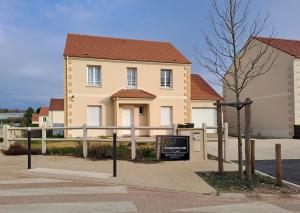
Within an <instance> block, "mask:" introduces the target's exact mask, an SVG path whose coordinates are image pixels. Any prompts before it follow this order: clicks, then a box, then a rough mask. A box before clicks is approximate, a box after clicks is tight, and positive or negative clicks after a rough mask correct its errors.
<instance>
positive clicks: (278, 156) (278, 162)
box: [275, 144, 282, 186]
mask: <svg viewBox="0 0 300 213" xmlns="http://www.w3.org/2000/svg"><path fill="white" fill-rule="evenodd" d="M275 155H276V156H275V159H276V185H277V186H281V185H282V174H281V144H275Z"/></svg>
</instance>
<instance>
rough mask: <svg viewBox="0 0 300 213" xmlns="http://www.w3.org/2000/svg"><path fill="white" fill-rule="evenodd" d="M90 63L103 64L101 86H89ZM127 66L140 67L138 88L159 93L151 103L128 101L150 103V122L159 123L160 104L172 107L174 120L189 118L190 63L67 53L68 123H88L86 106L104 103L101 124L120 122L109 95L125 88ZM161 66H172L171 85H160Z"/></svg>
mask: <svg viewBox="0 0 300 213" xmlns="http://www.w3.org/2000/svg"><path fill="white" fill-rule="evenodd" d="M87 65H96V66H101V79H102V85H101V86H100V87H90V86H86V81H87V80H86V79H87ZM128 67H135V68H137V88H138V89H142V90H145V91H147V92H150V93H152V94H155V95H156V96H157V98H155V99H154V100H151V101H150V102H149V103H144V102H141V101H139V100H132V99H131V100H128V101H127V103H128V104H149V105H148V114H149V115H148V117H149V122H148V123H149V125H150V126H160V107H161V106H172V107H173V123H183V122H189V121H190V103H189V96H190V91H189V90H190V89H189V87H190V86H189V85H190V79H189V76H190V65H182V64H162V63H151V62H134V61H132V62H129V61H128V62H127V61H117V60H98V59H83V58H70V57H68V58H65V98H64V99H65V125H66V126H78V125H82V124H84V123H86V121H87V118H86V116H87V113H86V108H87V106H101V107H102V125H103V126H112V125H115V124H116V122H117V121H116V120H115V116H116V115H118V118H119V119H120V118H121V116H120V113H118V111H116V109H117V108H118V107H117V106H116V105H115V104H114V101H113V100H111V98H110V97H111V95H112V94H113V93H115V92H117V91H119V90H120V89H124V88H126V86H127V68H128ZM161 69H171V70H172V80H173V82H172V85H173V87H172V89H163V88H161V87H160V70H161ZM125 102H126V101H125ZM125 102H123V104H124V103H125ZM120 104H122V102H120ZM118 123H120V122H118ZM93 132H95V131H90V132H89V135H94V136H98V135H101V134H108V132H106V133H105V132H100V131H97V132H95V133H93ZM153 133H154V132H153ZM75 135H78V134H77V133H76V134H75V131H72V137H73V136H75Z"/></svg>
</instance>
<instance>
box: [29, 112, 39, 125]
mask: <svg viewBox="0 0 300 213" xmlns="http://www.w3.org/2000/svg"><path fill="white" fill-rule="evenodd" d="M31 123H32V124H37V125H39V124H40V123H39V114H37V113H34V114H32V116H31Z"/></svg>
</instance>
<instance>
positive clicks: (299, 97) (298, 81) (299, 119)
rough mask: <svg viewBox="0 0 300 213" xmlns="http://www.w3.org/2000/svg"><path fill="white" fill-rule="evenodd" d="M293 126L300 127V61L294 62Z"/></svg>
mask: <svg viewBox="0 0 300 213" xmlns="http://www.w3.org/2000/svg"><path fill="white" fill-rule="evenodd" d="M293 73H294V78H293V82H294V88H293V89H294V124H295V125H300V59H295V60H294V72H293Z"/></svg>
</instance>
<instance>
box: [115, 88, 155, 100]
mask: <svg viewBox="0 0 300 213" xmlns="http://www.w3.org/2000/svg"><path fill="white" fill-rule="evenodd" d="M111 98H149V99H154V98H156V96H155V95H153V94H151V93H149V92H146V91H144V90H140V89H122V90H120V91H118V92H116V93H115V94H113V95H112V96H111Z"/></svg>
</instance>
